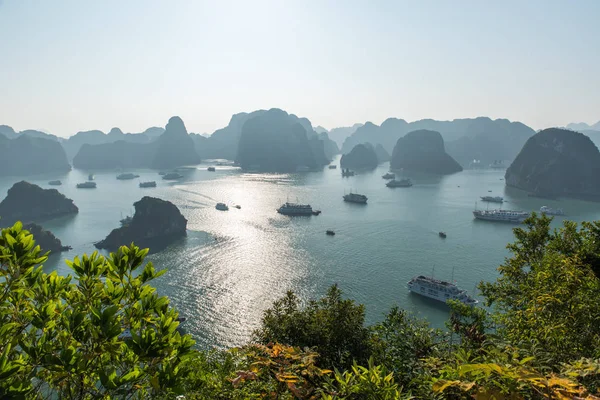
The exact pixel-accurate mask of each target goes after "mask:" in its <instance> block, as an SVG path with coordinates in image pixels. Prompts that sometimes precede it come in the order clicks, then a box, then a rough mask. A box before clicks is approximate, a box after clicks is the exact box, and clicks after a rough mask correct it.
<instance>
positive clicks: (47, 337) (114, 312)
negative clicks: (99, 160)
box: [0, 214, 600, 400]
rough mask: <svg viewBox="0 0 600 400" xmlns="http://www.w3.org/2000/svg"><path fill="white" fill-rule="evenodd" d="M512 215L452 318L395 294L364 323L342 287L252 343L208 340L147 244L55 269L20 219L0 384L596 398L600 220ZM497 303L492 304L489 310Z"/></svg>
mask: <svg viewBox="0 0 600 400" xmlns="http://www.w3.org/2000/svg"><path fill="white" fill-rule="evenodd" d="M550 222H551V220H550V219H549V218H548V217H546V216H537V215H535V214H533V215H532V217H530V218H529V219H528V220H526V221H525V223H524V224H523V225H522V226H521V227H519V228H516V229H515V230H514V234H515V241H514V243H511V244H509V245H508V249H509V250H510V252H511V255H510V257H508V258H507V259H506V261H505V263H504V264H503V265H501V266H500V267H499V268H498V271H499V277H498V279H497V280H496V281H495V282H487V283H481V284H480V286H479V289H480V292H481V297H483V299H484V303H485V305H486V306H489V307H486V308H483V307H476V308H471V307H469V306H465V305H463V304H462V303H450V304H449V305H450V313H449V320H448V322H447V328H446V329H443V330H442V329H432V328H431V327H430V326H429V325H428V324H427V323H426V322H425V321H424V320H420V319H418V318H416V317H414V316H412V315H410V314H409V313H408V312H406V311H404V310H401V309H398V308H392V309H391V310H390V312H389V313H388V314H387V315H386V316H385V318H384V320H383V321H382V322H381V323H378V324H376V325H374V326H366V325H365V323H364V321H365V309H364V306H363V305H360V304H356V303H355V302H354V301H353V300H351V299H346V298H344V296H343V293H342V291H341V290H340V288H338V287H337V286H333V287H331V288H330V289H329V291H328V292H327V293H326V295H325V296H324V297H323V298H321V299H318V300H313V301H310V302H308V303H304V302H301V301H300V299H299V298H298V297H297V296H296V295H295V294H294V293H293V292H289V293H287V294H286V295H285V296H284V297H283V298H281V299H280V300H278V301H276V302H275V303H274V304H273V305H272V307H271V308H269V309H268V310H266V311H265V312H264V314H263V317H262V323H261V326H260V328H259V329H258V330H257V331H256V332H255V333H254V335H253V338H252V340H251V342H250V343H248V344H246V345H245V346H242V347H240V348H233V349H229V350H209V351H207V350H199V349H196V348H194V341H193V340H192V338H191V337H190V336H188V335H182V334H180V333H179V331H178V322H177V318H178V314H177V311H176V310H175V309H173V307H172V306H171V305H170V304H169V300H168V299H167V298H166V297H161V296H159V295H158V293H156V291H155V289H154V288H153V287H152V286H151V283H152V280H153V279H156V278H157V277H159V276H160V275H162V274H164V273H165V272H166V271H165V270H160V271H158V270H157V269H156V268H155V267H154V266H153V265H152V263H151V262H146V261H145V256H146V254H147V252H148V250H147V249H146V250H141V249H139V248H138V247H136V246H135V245H133V244H132V245H130V246H128V247H121V248H120V249H119V250H118V251H116V252H115V253H111V255H110V256H108V257H103V256H101V255H99V254H98V253H93V254H91V255H89V256H87V255H84V256H82V257H75V258H74V259H73V260H72V261H70V262H68V265H69V266H70V268H71V270H72V273H71V274H70V275H69V276H60V275H58V274H57V273H56V272H51V273H47V272H45V271H44V269H43V267H42V264H43V263H44V262H45V261H46V259H47V256H46V255H44V254H42V253H41V252H40V249H39V247H37V246H36V245H35V242H34V238H33V236H32V235H31V234H30V233H29V232H28V231H26V230H24V229H23V227H22V225H21V223H20V222H17V223H16V224H15V225H14V226H12V227H10V228H7V229H3V230H2V232H1V236H0V398H3V399H4V398H28V399H37V398H47V399H96V398H106V399H108V398H116V399H130V398H165V399H166V398H169V399H173V398H175V397H176V396H177V395H183V396H185V398H186V399H409V398H417V399H579V398H583V399H588V400H591V399H598V396H599V393H600V392H599V391H600V280H599V278H598V276H599V275H600V222H585V223H582V224H581V225H580V226H578V225H577V224H576V223H574V222H568V221H566V222H564V225H563V226H562V227H561V228H560V229H558V230H551V229H550ZM488 310H491V311H488Z"/></svg>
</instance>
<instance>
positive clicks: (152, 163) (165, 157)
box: [73, 117, 200, 170]
mask: <svg viewBox="0 0 600 400" xmlns="http://www.w3.org/2000/svg"><path fill="white" fill-rule="evenodd" d="M111 132H112V131H111ZM113 136H115V137H120V135H116V134H113ZM121 136H122V135H121ZM199 162H200V156H199V155H198V153H197V152H196V150H195V146H194V141H193V140H192V138H191V137H190V135H188V133H187V130H186V129H185V125H184V124H183V121H182V120H181V118H179V117H171V118H170V119H169V122H168V123H167V126H166V128H165V131H164V132H163V133H162V134H161V135H160V136H159V137H158V138H157V139H155V140H154V141H152V142H149V143H136V142H131V141H127V140H118V141H116V142H110V143H101V144H84V145H82V146H81V149H80V150H79V152H78V153H77V155H76V156H75V158H73V166H74V167H76V168H81V169H86V170H99V169H114V168H123V169H128V168H157V169H160V168H174V167H178V166H181V165H191V164H198V163H199Z"/></svg>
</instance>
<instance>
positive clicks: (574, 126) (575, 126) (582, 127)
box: [566, 121, 600, 132]
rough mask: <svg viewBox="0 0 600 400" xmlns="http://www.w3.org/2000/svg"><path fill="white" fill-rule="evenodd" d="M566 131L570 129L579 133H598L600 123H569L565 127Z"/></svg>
mask: <svg viewBox="0 0 600 400" xmlns="http://www.w3.org/2000/svg"><path fill="white" fill-rule="evenodd" d="M566 128H567V129H571V130H573V131H577V132H581V131H587V130H592V131H600V121H598V122H596V123H595V124H593V125H588V124H586V123H585V122H577V123H571V124H568V125H567V126H566Z"/></svg>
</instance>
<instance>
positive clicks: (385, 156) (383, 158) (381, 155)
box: [375, 143, 390, 164]
mask: <svg viewBox="0 0 600 400" xmlns="http://www.w3.org/2000/svg"><path fill="white" fill-rule="evenodd" d="M375 154H377V160H378V161H379V163H380V164H381V163H384V162H387V161H390V153H388V152H387V150H386V149H384V148H383V146H382V145H381V144H380V143H377V146H375Z"/></svg>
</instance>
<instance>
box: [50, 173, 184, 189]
mask: <svg viewBox="0 0 600 400" xmlns="http://www.w3.org/2000/svg"><path fill="white" fill-rule="evenodd" d="M158 174H159V175H161V176H162V178H163V179H164V180H177V179H181V178H183V175H181V174H180V173H178V172H159V173H158ZM139 177H140V176H139V175H137V174H132V173H129V172H127V173H123V174H119V175H117V179H118V180H120V181H126V180H132V179H135V178H139ZM94 180H95V177H94V175H93V174H89V175H88V180H87V181H86V182H82V183H78V184H77V185H76V187H77V189H96V188H97V187H98V185H97V184H96V182H94ZM48 185H50V186H60V185H62V182H61V181H60V180H53V181H50V182H48ZM139 187H140V188H154V187H156V181H146V182H140V183H139Z"/></svg>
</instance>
